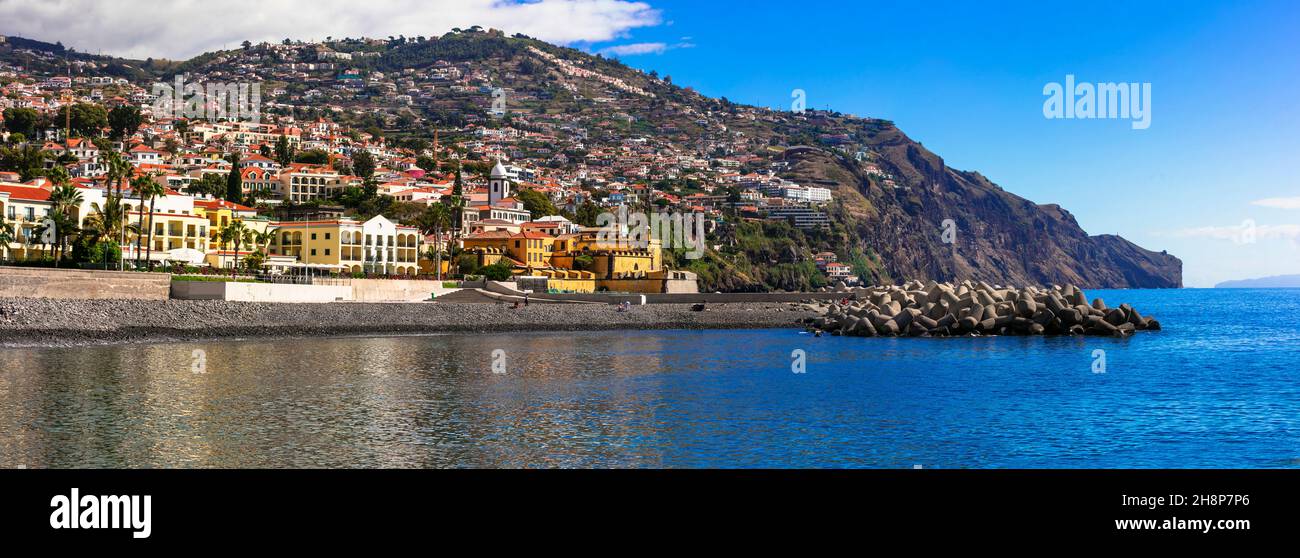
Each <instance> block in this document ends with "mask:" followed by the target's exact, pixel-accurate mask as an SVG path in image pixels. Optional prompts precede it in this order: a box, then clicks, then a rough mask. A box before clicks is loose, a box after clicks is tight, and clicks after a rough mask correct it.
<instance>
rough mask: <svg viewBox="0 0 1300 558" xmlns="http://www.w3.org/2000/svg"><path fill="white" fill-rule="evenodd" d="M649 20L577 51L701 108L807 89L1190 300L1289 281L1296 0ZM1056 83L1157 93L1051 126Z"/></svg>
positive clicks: (1294, 187) (1294, 229)
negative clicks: (1076, 231)
mask: <svg viewBox="0 0 1300 558" xmlns="http://www.w3.org/2000/svg"><path fill="white" fill-rule="evenodd" d="M649 4H650V5H651V6H653V7H654V8H656V9H658V10H660V13H661V21H660V22H659V24H658V25H653V26H645V27H639V28H634V29H630V30H628V31H626V32H625V33H624V36H623V37H621V38H620V39H619V40H616V41H604V42H599V43H587V44H582V45H580V46H583V47H584V48H587V49H589V50H592V51H600V50H602V49H607V48H609V47H611V46H616V45H621V46H627V45H647V46H642V47H640V48H633V49H629V50H641V51H649V53H647V54H639V55H624V56H620V58H621V59H622V60H623V61H624V62H626V63H628V64H630V65H632V66H635V67H638V68H642V69H647V70H649V69H654V70H657V71H658V72H659V73H660V74H668V75H671V76H672V77H673V80H674V82H676V83H678V84H680V85H690V86H693V87H695V88H696V89H697V90H699V91H700V92H702V93H704V94H707V95H711V96H725V97H727V98H729V99H731V100H733V101H737V102H745V103H750V104H757V105H763V106H770V107H779V108H783V109H788V108H789V106H790V95H791V91H792V90H794V89H803V90H804V91H806V92H807V95H808V105H809V106H811V107H816V108H826V107H829V108H833V109H835V110H840V111H843V112H848V113H853V114H858V115H865V116H872V117H880V118H887V119H890V120H893V121H895V122H896V123H897V124H898V126H899V127H900V128H902V129H903V131H904V132H906V133H907V134H908V135H909V136H911V137H912V138H914V139H916V140H918V141H921V142H922V143H924V145H925V146H926V147H927V148H929V149H930V150H932V151H934V152H936V153H938V154H939V155H941V156H942V157H944V158H945V160H946V161H947V163H948V164H949V165H950V166H952V167H954V168H958V169H963V170H978V171H980V172H981V173H983V174H985V175H986V176H988V177H989V178H990V179H992V180H993V181H994V182H996V183H998V184H999V185H1001V186H1002V187H1003V188H1005V189H1007V190H1009V191H1011V192H1015V193H1017V194H1019V195H1022V196H1024V197H1027V198H1029V199H1031V200H1034V201H1036V202H1039V203H1060V204H1061V205H1063V206H1064V207H1066V208H1067V209H1068V210H1070V211H1071V212H1072V213H1074V215H1075V216H1076V217H1077V218H1078V220H1079V223H1080V224H1081V225H1082V226H1083V227H1084V229H1085V230H1087V231H1088V232H1089V233H1091V234H1099V233H1118V234H1121V235H1123V236H1124V237H1125V238H1128V239H1130V240H1132V241H1134V242H1136V243H1138V244H1139V245H1142V246H1143V247H1146V248H1149V249H1153V250H1165V249H1167V250H1169V251H1170V252H1171V253H1173V254H1175V255H1177V256H1179V257H1181V258H1182V259H1183V261H1184V264H1185V265H1184V278H1185V282H1186V284H1187V285H1188V286H1198V287H1199V286H1212V285H1213V284H1214V283H1216V282H1218V281H1222V280H1227V279H1233V278H1245V277H1257V276H1267V275H1277V274H1287V273H1300V249H1298V248H1297V242H1300V240H1297V235H1298V234H1300V226H1297V225H1296V223H1300V179H1298V178H1297V165H1296V162H1297V159H1300V158H1298V157H1297V155H1300V110H1298V109H1297V105H1300V103H1298V102H1297V97H1296V94H1297V84H1298V83H1300V56H1297V53H1300V3H1297V2H1291V1H1275V2H1268V1H1246V2H1219V3H1209V2H1167V3H1165V2H1162V3H1151V4H1142V5H1137V4H1134V5H1129V3H1118V2H1117V3H1114V5H1113V6H1110V7H1107V6H1104V5H1102V3H1088V4H1084V5H1078V6H1074V7H1073V8H1071V7H1070V6H1068V5H1060V6H1053V7H1051V8H1049V7H1047V6H1044V5H1042V4H1041V3H1036V2H1000V3H992V4H991V5H985V4H986V3H973V2H972V3H965V2H904V1H898V2H833V3H832V2H826V3H817V2H750V3H746V4H744V5H739V6H738V5H736V4H732V3H720V2H691V1H677V0H666V1H656V0H650V1H649ZM1070 9H1074V10H1076V13H1074V14H1066V13H1063V12H1065V11H1068V10H1070ZM649 45H655V46H649ZM657 45H662V47H660V46H657ZM1066 74H1073V75H1075V76H1076V79H1077V80H1078V81H1081V82H1094V83H1095V82H1142V83H1150V84H1151V87H1152V95H1151V107H1152V117H1151V126H1150V128H1148V129H1146V130H1134V129H1132V127H1131V126H1130V124H1129V123H1128V122H1127V121H1121V120H1048V119H1046V118H1044V116H1043V112H1042V109H1043V103H1044V101H1045V99H1046V97H1045V96H1044V95H1043V87H1044V85H1045V84H1047V83H1049V82H1063V81H1064V80H1065V76H1066ZM1273 198H1283V199H1280V200H1278V199H1273ZM1269 199H1273V200H1272V201H1268V202H1264V203H1265V205H1256V204H1255V203H1254V202H1259V201H1261V200H1269ZM1278 206H1281V207H1278ZM1282 207H1294V208H1293V209H1284V208H1282ZM1248 221H1252V222H1253V223H1254V225H1255V228H1254V229H1253V231H1254V234H1253V242H1251V240H1252V237H1251V236H1252V235H1250V234H1243V233H1244V231H1245V229H1246V227H1247V226H1248Z"/></svg>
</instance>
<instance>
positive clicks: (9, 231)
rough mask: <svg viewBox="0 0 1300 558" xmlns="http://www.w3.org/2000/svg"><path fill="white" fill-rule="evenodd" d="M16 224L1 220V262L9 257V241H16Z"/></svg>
mask: <svg viewBox="0 0 1300 558" xmlns="http://www.w3.org/2000/svg"><path fill="white" fill-rule="evenodd" d="M15 234H17V233H16V232H15V231H14V226H13V225H10V224H9V223H6V222H4V221H0V263H3V262H4V261H6V260H8V259H9V257H8V256H9V243H11V242H13V241H14V235H15Z"/></svg>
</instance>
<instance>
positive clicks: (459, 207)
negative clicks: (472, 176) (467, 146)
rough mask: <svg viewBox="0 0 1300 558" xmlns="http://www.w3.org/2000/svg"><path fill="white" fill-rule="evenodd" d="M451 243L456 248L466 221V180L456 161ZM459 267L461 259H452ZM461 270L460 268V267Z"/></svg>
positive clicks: (451, 205)
mask: <svg viewBox="0 0 1300 558" xmlns="http://www.w3.org/2000/svg"><path fill="white" fill-rule="evenodd" d="M449 209H451V243H452V247H453V248H454V247H455V246H456V245H457V244H458V243H459V241H460V232H461V229H463V228H464V226H465V223H464V220H465V182H464V180H462V179H461V176H460V162H459V161H457V162H456V180H455V181H454V182H453V183H452V186H451V204H450V206H449ZM452 261H453V263H455V264H456V266H457V267H458V268H459V266H460V261H459V260H452ZM458 271H459V269H458Z"/></svg>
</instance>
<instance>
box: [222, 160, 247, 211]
mask: <svg viewBox="0 0 1300 558" xmlns="http://www.w3.org/2000/svg"><path fill="white" fill-rule="evenodd" d="M230 165H231V167H230V174H228V175H226V201H228V202H232V203H239V202H240V200H243V199H244V178H243V176H242V175H241V174H240V172H239V171H240V169H239V154H238V153H234V154H231V155H230Z"/></svg>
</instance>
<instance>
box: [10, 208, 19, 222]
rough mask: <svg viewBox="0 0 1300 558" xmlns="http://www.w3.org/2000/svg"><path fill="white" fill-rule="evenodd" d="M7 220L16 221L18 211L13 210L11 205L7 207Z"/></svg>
mask: <svg viewBox="0 0 1300 558" xmlns="http://www.w3.org/2000/svg"><path fill="white" fill-rule="evenodd" d="M9 218H10V219H17V218H18V210H17V209H16V208H14V206H12V205H11V206H9Z"/></svg>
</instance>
